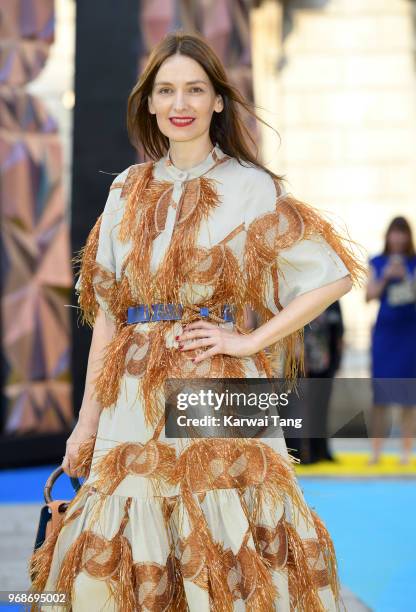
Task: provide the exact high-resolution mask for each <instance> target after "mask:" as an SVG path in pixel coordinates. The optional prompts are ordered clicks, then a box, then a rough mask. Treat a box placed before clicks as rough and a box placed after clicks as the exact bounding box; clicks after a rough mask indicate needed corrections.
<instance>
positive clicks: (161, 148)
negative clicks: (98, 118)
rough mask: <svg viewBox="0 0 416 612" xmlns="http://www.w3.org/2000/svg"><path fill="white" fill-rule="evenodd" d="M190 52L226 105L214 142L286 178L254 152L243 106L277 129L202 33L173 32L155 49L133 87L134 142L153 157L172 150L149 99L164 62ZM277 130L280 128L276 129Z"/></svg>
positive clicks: (215, 119)
mask: <svg viewBox="0 0 416 612" xmlns="http://www.w3.org/2000/svg"><path fill="white" fill-rule="evenodd" d="M175 54H180V55H186V56H188V57H190V58H191V59H193V60H195V61H197V62H198V64H200V66H201V67H202V68H203V69H204V70H205V72H206V73H207V75H208V77H209V79H210V81H211V83H212V86H213V88H214V90H215V93H216V94H220V95H221V96H222V99H223V102H224V108H223V110H222V111H221V112H220V113H214V114H213V116H212V120H211V126H210V130H209V135H210V138H211V141H212V142H213V143H214V144H218V145H219V147H220V148H221V149H222V151H224V153H226V154H227V155H230V156H231V157H235V158H236V159H237V160H238V161H239V162H240V163H242V162H243V163H244V162H245V163H247V164H249V165H253V166H257V167H259V168H262V169H263V170H265V171H266V172H267V173H268V174H270V175H271V176H273V177H275V178H278V179H279V180H282V179H283V178H284V177H283V176H278V175H276V174H275V173H274V172H272V171H271V170H269V169H268V168H266V167H265V166H264V165H263V164H262V163H261V162H260V161H259V160H258V159H257V155H258V153H257V154H256V155H253V153H252V152H251V146H252V147H253V148H254V150H256V151H258V148H257V145H256V142H255V140H254V138H253V136H252V135H251V134H250V131H249V129H248V128H247V127H246V125H245V123H244V121H243V119H242V117H241V112H240V109H244V110H245V111H246V112H247V113H248V114H249V115H251V116H252V117H253V118H254V119H256V120H257V121H260V122H261V123H263V124H264V125H267V126H268V127H270V128H271V129H273V130H274V128H272V127H271V126H270V125H269V124H268V123H267V122H266V121H263V119H261V118H260V117H259V116H258V115H257V114H256V113H255V111H254V110H253V109H254V108H255V107H254V105H253V104H250V103H249V102H247V101H246V100H245V99H244V98H243V96H242V95H241V93H240V92H239V91H238V89H237V88H236V87H235V86H234V85H232V84H231V83H230V81H229V79H228V76H227V73H226V71H225V68H224V66H223V65H222V63H221V60H220V59H219V57H218V56H217V55H216V54H215V52H214V51H213V50H212V48H211V47H210V46H209V45H208V43H207V42H206V41H205V40H204V39H203V38H202V37H201V36H199V35H195V34H186V33H183V32H173V33H171V34H168V35H167V36H166V37H165V38H163V40H162V41H161V42H160V43H159V44H158V45H157V46H156V47H155V48H154V49H153V51H152V53H151V55H150V57H149V59H148V61H147V64H146V66H145V68H144V70H143V73H142V74H141V76H140V78H139V80H138V81H137V83H136V85H135V86H134V87H133V89H132V91H131V93H130V95H129V99H128V105H127V130H128V133H129V138H130V141H131V143H132V144H133V146H134V147H136V148H137V149H139V150H140V149H142V150H143V151H144V153H145V155H146V156H148V157H149V158H150V159H154V160H157V159H160V158H161V157H163V156H164V155H166V153H167V151H168V149H169V139H168V138H167V137H166V136H165V135H164V134H162V132H161V131H160V129H159V127H158V125H157V120H156V117H155V115H152V114H150V112H149V109H148V102H147V99H148V97H149V96H150V95H151V93H152V90H153V85H154V81H155V77H156V74H157V72H158V70H159V68H160V66H161V65H162V64H163V62H164V61H165V60H166V59H167V58H168V57H171V56H172V55H175ZM274 131H275V132H276V130H274Z"/></svg>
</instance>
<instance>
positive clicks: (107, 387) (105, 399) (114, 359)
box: [93, 325, 135, 408]
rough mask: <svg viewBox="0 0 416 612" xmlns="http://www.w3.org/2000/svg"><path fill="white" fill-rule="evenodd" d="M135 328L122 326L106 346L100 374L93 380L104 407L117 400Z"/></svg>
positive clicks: (98, 397)
mask: <svg viewBox="0 0 416 612" xmlns="http://www.w3.org/2000/svg"><path fill="white" fill-rule="evenodd" d="M134 328H135V326H134V325H127V326H124V327H122V328H121V329H120V330H119V332H118V333H117V334H115V336H114V337H113V339H112V340H111V342H109V343H108V344H107V346H106V349H105V353H104V358H103V364H102V368H101V371H100V374H99V375H98V376H97V377H96V378H95V380H94V381H93V382H94V384H95V393H96V396H97V399H98V401H99V402H100V404H101V405H102V406H103V408H108V407H109V406H112V405H113V404H115V403H116V401H117V398H118V395H119V391H120V383H121V379H122V376H123V374H124V371H125V367H126V364H125V361H126V355H127V351H128V348H129V346H130V343H131V340H132V337H133V335H134V331H135V329H134Z"/></svg>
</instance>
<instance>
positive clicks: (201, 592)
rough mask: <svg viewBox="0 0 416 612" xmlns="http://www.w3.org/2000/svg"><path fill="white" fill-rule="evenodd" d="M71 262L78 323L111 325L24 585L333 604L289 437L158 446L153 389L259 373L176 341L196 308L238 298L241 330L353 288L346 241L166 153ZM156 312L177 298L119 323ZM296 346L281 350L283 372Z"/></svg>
mask: <svg viewBox="0 0 416 612" xmlns="http://www.w3.org/2000/svg"><path fill="white" fill-rule="evenodd" d="M80 259H81V263H82V267H81V274H80V278H79V279H78V282H77V286H76V288H77V291H78V293H79V303H80V307H81V309H82V313H83V317H84V320H85V321H87V322H88V323H90V324H91V325H93V324H94V318H95V316H96V313H97V309H98V306H99V307H100V308H102V309H103V310H104V311H105V313H106V315H107V316H108V317H110V318H111V319H113V321H114V322H115V324H116V329H117V331H116V334H115V336H114V339H113V340H112V341H111V342H110V344H109V345H108V347H107V349H106V353H105V357H104V361H103V367H102V371H101V373H100V375H99V377H98V378H97V380H96V393H97V398H98V399H99V401H100V402H101V404H102V412H101V415H100V420H99V427H98V431H97V435H96V437H93V438H91V439H90V440H88V441H87V442H86V443H85V444H84V445H83V447H82V449H81V451H80V454H79V469H80V471H81V472H83V473H84V474H85V476H87V478H86V480H85V481H84V484H83V486H82V488H81V489H80V490H79V492H78V493H77V495H76V496H75V498H74V500H73V501H72V502H71V504H70V506H69V508H68V510H67V511H66V513H65V516H64V520H63V521H62V524H61V525H60V527H59V528H58V529H57V530H56V531H55V533H53V534H52V535H51V537H50V538H49V539H48V540H47V541H46V542H45V544H44V545H43V546H42V547H41V548H40V549H39V550H38V551H37V552H36V553H35V554H34V555H33V557H32V558H31V563H30V567H31V570H32V571H35V573H36V579H35V581H34V583H33V586H32V588H33V589H34V590H37V591H42V590H48V591H49V590H56V591H65V592H67V593H69V594H70V596H69V598H70V601H71V604H72V610H73V611H74V612H91V611H92V610H94V611H95V610H97V611H98V610H105V611H108V610H120V611H123V612H130V611H132V610H140V611H143V612H147V611H149V612H156V611H157V612H162V611H170V610H172V611H173V610H181V611H184V610H190V611H191V612H205V611H208V610H212V611H218V612H223V611H234V610H249V611H253V612H254V611H256V612H257V611H258V612H268V611H271V610H278V611H279V612H286V611H289V610H291V611H292V610H293V611H305V612H314V611H318V610H330V611H333V610H339V609H341V607H342V604H341V601H340V598H339V586H338V576H337V567H336V560H335V554H334V550H333V546H332V542H331V538H330V536H329V534H328V532H327V531H326V529H325V527H324V525H323V524H322V522H321V521H320V520H319V518H318V516H317V515H316V514H315V513H314V512H313V511H312V510H311V509H310V508H309V507H308V506H307V504H306V502H305V500H304V498H303V494H302V492H301V490H300V488H299V486H298V484H297V480H296V477H295V474H294V470H293V460H292V459H291V457H290V456H289V454H288V452H287V449H286V444H285V441H284V439H282V438H279V437H278V438H273V439H269V438H267V439H254V438H253V439H247V438H245V439H230V438H228V439H225V438H222V439H199V440H198V439H193V440H192V439H191V440H185V441H184V440H181V441H178V440H172V439H169V438H167V437H165V430H164V420H163V412H164V411H163V400H164V397H163V383H164V380H165V379H166V378H205V377H212V378H228V377H237V378H245V377H249V378H257V377H265V376H270V375H271V371H270V366H269V361H268V356H267V355H266V354H265V353H264V352H263V351H262V352H260V353H258V354H256V355H253V356H251V357H246V358H237V357H232V356H228V355H216V356H214V357H213V358H211V359H208V360H205V361H203V362H201V363H199V364H196V365H195V364H193V362H192V361H191V357H192V356H194V355H193V354H192V352H181V351H179V350H178V344H177V342H176V340H175V336H177V335H178V334H180V333H181V331H182V324H184V323H186V322H189V321H193V320H196V319H198V318H200V317H199V313H198V306H208V307H209V308H210V312H211V313H217V314H218V315H220V314H221V311H220V308H221V306H222V305H223V304H232V305H233V306H234V307H235V312H236V323H235V325H237V329H239V330H243V325H244V306H245V304H250V305H251V307H252V308H254V309H255V310H256V311H257V312H258V314H259V315H260V317H261V318H262V320H263V321H265V320H267V319H270V318H271V317H272V316H274V315H275V314H277V313H278V312H279V311H280V310H281V309H282V308H284V307H285V306H286V305H287V304H289V302H290V301H291V300H293V299H294V298H295V297H296V296H298V295H300V294H302V293H305V292H307V291H310V290H312V289H315V288H317V287H321V286H323V285H325V284H327V283H331V282H332V281H335V280H337V279H340V278H342V277H344V276H346V275H347V274H349V273H350V274H351V275H352V277H353V278H355V277H356V276H357V273H358V270H359V264H358V263H357V262H356V260H355V259H354V256H353V254H352V252H351V250H350V248H349V246H348V244H347V243H346V242H345V241H344V240H343V239H342V238H341V237H340V236H339V235H338V234H337V233H336V232H335V231H334V230H333V229H332V228H331V225H330V224H329V223H328V222H326V221H325V220H323V218H322V217H321V216H320V215H319V214H318V213H317V212H316V211H315V210H314V209H312V208H311V207H309V206H307V205H306V204H303V203H301V202H299V201H297V200H296V199H295V198H293V196H291V195H290V194H288V193H286V192H285V190H284V189H283V186H282V184H281V181H280V180H278V179H276V178H273V177H271V176H270V175H269V174H268V173H266V172H265V171H263V170H261V169H259V168H255V167H249V166H248V165H242V164H240V163H239V162H238V161H237V160H236V159H235V158H233V157H230V156H228V155H226V154H225V153H224V152H223V151H222V150H221V149H220V148H219V146H218V145H216V146H215V147H214V148H213V150H212V151H211V153H210V154H209V155H208V156H207V158H206V159H205V160H204V161H203V162H202V163H200V164H198V165H196V166H194V167H193V168H190V169H188V170H186V171H184V170H179V169H178V168H176V167H175V166H174V165H173V164H172V162H171V161H170V157H169V155H168V154H167V155H166V156H165V157H164V158H162V159H160V160H158V161H157V162H146V163H143V164H138V165H134V166H131V167H130V168H128V169H127V170H125V171H124V172H122V173H121V174H120V175H119V176H117V177H116V178H115V180H114V182H113V183H112V185H111V188H110V192H109V196H108V200H107V203H106V205H105V209H104V211H103V213H102V215H101V216H100V217H99V218H98V220H97V223H96V224H95V226H94V228H93V229H92V231H91V233H90V235H89V238H88V241H87V243H86V246H85V247H84V249H83V251H82V253H81V257H80ZM152 303H176V304H177V303H181V304H182V305H183V307H184V317H183V320H182V321H155V322H148V323H136V324H130V325H127V324H126V314H127V308H128V307H129V306H136V305H137V304H152ZM208 320H210V319H209V318H208ZM211 320H212V319H211ZM214 322H217V324H221V323H218V319H215V318H214ZM224 325H226V326H228V327H230V326H231V328H232V327H233V325H234V324H233V323H224ZM295 341H296V338H294V337H291V338H289V339H287V340H286V341H285V343H284V344H283V345H282V346H281V349H282V350H286V352H287V357H288V359H287V365H288V369H289V370H290V369H291V368H292V366H293V363H295V358H294V357H293V355H292V353H293V349H294V343H295ZM51 609H56V610H58V609H60V608H57V607H55V608H48V610H51Z"/></svg>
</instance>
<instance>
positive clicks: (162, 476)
mask: <svg viewBox="0 0 416 612" xmlns="http://www.w3.org/2000/svg"><path fill="white" fill-rule="evenodd" d="M129 447H132V448H131V453H132V454H133V452H134V447H135V448H137V450H139V449H140V453H139V454H140V455H143V457H144V459H143V460H142V461H141V462H140V467H141V472H137V473H138V474H139V475H143V476H147V477H149V478H152V479H155V480H157V481H159V480H160V481H165V482H168V481H170V480H171V479H172V475H173V469H174V468H173V466H174V465H175V461H176V452H175V449H174V448H172V447H171V446H169V445H168V444H165V443H163V442H157V441H156V440H153V439H151V440H149V442H147V443H146V444H144V445H142V444H138V443H137V444H133V443H130V442H125V443H123V444H119V445H118V446H116V447H115V448H113V449H111V450H110V451H108V453H107V454H106V455H105V456H104V457H103V458H102V459H100V461H99V462H98V464H97V466H96V467H95V471H96V473H97V479H96V480H95V481H94V487H95V488H96V489H97V490H98V491H101V492H103V493H105V494H106V495H111V494H112V493H113V492H114V491H115V490H116V488H117V487H118V485H119V484H120V483H121V482H122V481H123V480H124V478H125V477H126V476H127V475H128V474H129V473H131V472H132V470H130V469H129V466H128V465H127V463H126V458H125V454H126V451H128V450H129ZM133 473H136V472H133Z"/></svg>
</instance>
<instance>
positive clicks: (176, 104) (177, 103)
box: [173, 92, 186, 111]
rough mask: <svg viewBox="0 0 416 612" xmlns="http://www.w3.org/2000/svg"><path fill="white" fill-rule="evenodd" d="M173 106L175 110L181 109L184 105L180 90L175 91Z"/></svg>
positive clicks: (184, 101) (183, 97)
mask: <svg viewBox="0 0 416 612" xmlns="http://www.w3.org/2000/svg"><path fill="white" fill-rule="evenodd" d="M173 106H174V109H175V110H178V111H181V110H183V109H184V108H185V107H186V100H185V96H184V95H183V93H182V92H177V93H176V96H175V100H174V102H173Z"/></svg>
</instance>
